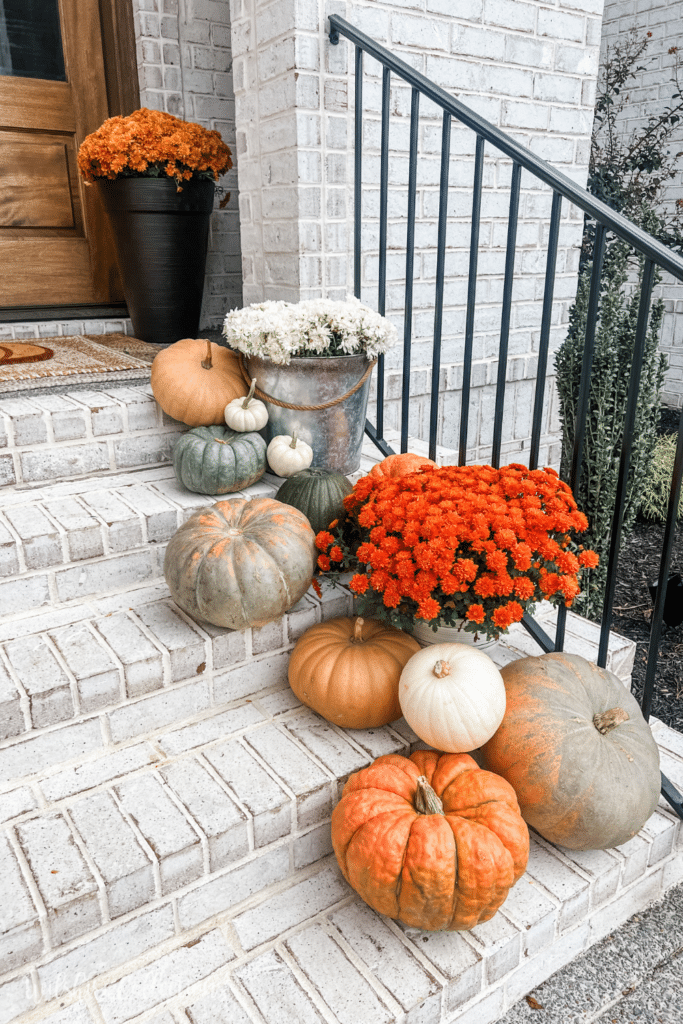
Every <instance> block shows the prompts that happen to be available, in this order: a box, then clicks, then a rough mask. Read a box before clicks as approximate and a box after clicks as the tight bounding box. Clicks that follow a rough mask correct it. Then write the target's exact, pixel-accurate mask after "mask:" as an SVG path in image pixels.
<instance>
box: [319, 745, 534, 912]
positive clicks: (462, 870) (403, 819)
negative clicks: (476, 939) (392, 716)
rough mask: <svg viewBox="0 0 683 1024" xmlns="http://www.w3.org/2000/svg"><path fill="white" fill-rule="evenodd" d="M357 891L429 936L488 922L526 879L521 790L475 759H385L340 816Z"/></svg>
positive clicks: (345, 867)
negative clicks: (514, 887) (517, 795)
mask: <svg viewBox="0 0 683 1024" xmlns="http://www.w3.org/2000/svg"><path fill="white" fill-rule="evenodd" d="M332 846H333V848H334V852H335V854H336V857H337V861H338V862H339V866H340V868H341V870H342V873H343V875H344V877H345V878H346V880H347V882H348V883H349V885H351V886H353V888H354V889H355V890H356V892H357V893H358V894H359V895H360V896H362V897H363V899H364V900H365V902H366V903H368V904H369V905H370V906H371V907H372V908H373V909H374V910H376V911H378V913H380V914H386V916H387V917H393V918H397V919H398V920H400V921H403V922H404V923H405V924H407V925H410V926H411V927H413V928H423V929H425V930H427V931H465V930H467V929H469V928H474V927H475V925H477V924H480V923H481V922H482V921H488V920H489V919H490V918H491V917H493V915H494V914H495V912H496V911H497V910H498V908H499V907H500V905H501V904H502V903H503V901H504V900H505V897H506V896H507V894H508V891H509V889H510V887H511V886H512V885H514V883H515V882H516V881H517V879H518V878H520V876H521V875H522V874H523V873H524V870H525V868H526V865H527V860H528V857H529V832H528V829H527V827H526V825H525V824H524V821H523V820H522V818H521V816H520V814H519V807H518V805H517V800H516V799H515V794H514V790H513V789H512V787H511V786H510V785H508V783H507V782H506V781H505V780H504V779H501V778H500V777H499V776H497V775H494V774H492V773H491V772H488V771H483V770H481V769H480V768H479V767H478V765H477V764H476V762H475V761H474V760H473V759H472V758H471V757H470V756H469V754H442V753H440V752H439V751H437V750H417V751H415V753H414V754H411V756H410V757H409V758H406V757H401V756H400V755H398V754H389V755H387V756H385V757H378V758H377V760H375V761H373V763H372V764H371V765H370V767H369V768H363V769H362V770H361V771H359V772H356V773H355V774H354V775H352V776H351V777H350V778H349V780H348V782H347V783H346V785H345V787H344V791H343V793H342V798H341V800H340V801H339V803H338V804H337V806H336V807H335V809H334V812H333V814H332Z"/></svg>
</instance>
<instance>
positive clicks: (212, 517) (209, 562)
mask: <svg viewBox="0 0 683 1024" xmlns="http://www.w3.org/2000/svg"><path fill="white" fill-rule="evenodd" d="M315 559H316V548H315V534H314V533H313V530H312V529H311V527H310V526H309V523H308V520H307V519H306V517H305V516H304V515H302V514H301V512H299V511H297V509H295V508H290V507H289V505H283V504H282V502H280V501H274V500H273V499H272V498H252V500H251V501H248V500H247V499H246V498H230V499H229V500H228V501H217V502H216V503H215V505H209V506H207V507H206V508H201V509H199V510H198V511H197V512H195V513H194V514H193V515H191V516H190V518H189V519H188V520H187V521H186V522H185V523H183V525H182V526H181V527H180V528H179V529H178V530H176V532H175V534H174V535H173V536H172V537H171V540H170V541H169V544H168V547H167V549H166V557H165V559H164V576H165V577H166V582H167V584H168V587H169V590H170V591H171V595H172V597H173V600H174V601H175V602H176V604H178V605H179V606H180V607H181V608H182V609H183V611H185V612H187V614H188V615H190V616H191V617H192V618H193V619H200V620H203V621H206V622H212V623H213V624H214V625H216V626H227V627H228V628H229V629H244V628H245V627H246V626H263V625H265V624H266V622H270V621H272V619H276V618H279V616H281V615H284V614H285V612H287V611H289V609H290V608H291V607H292V606H293V605H295V604H296V603H297V601H300V600H301V598H302V597H303V596H304V594H305V593H306V591H307V590H308V588H309V586H310V583H311V579H312V577H313V573H314V571H315Z"/></svg>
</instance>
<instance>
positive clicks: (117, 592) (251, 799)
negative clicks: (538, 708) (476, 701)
mask: <svg viewBox="0 0 683 1024" xmlns="http://www.w3.org/2000/svg"><path fill="white" fill-rule="evenodd" d="M57 399H59V401H57ZM3 428H4V433H3ZM178 429H179V427H178V425H177V424H174V423H173V422H172V421H168V420H166V419H165V418H164V417H162V416H161V414H160V412H159V410H158V408H157V407H156V404H155V403H154V402H153V401H152V399H151V396H150V394H149V391H148V390H146V389H145V388H121V389H108V390H107V391H101V392H92V393H89V394H85V396H84V392H78V393H74V394H73V395H66V396H54V397H53V398H52V399H51V401H50V402H47V401H45V400H41V401H39V400H38V398H35V399H32V398H31V397H30V396H28V397H22V399H20V400H9V399H8V400H5V401H0V439H1V438H3V437H4V439H5V445H4V451H3V453H2V454H1V455H0V466H1V467H4V468H5V469H6V471H7V473H8V474H9V473H10V471H11V473H12V474H13V477H12V481H9V480H8V485H7V486H6V487H5V489H4V490H3V492H2V495H1V496H0V723H1V724H2V727H3V732H2V735H1V739H0V822H3V826H2V828H3V830H2V832H1V833H0V931H1V934H0V975H1V976H0V1024H9V1022H10V1021H13V1022H15V1024H32V1022H34V1021H35V1022H38V1021H41V1022H42V1021H45V1022H48V1024H126V1022H128V1021H134V1022H136V1024H146V1022H148V1021H149V1022H153V1024H173V1022H175V1024H290V1022H291V1024H294V1022H296V1024H299V1022H304V1024H323V1022H326V1024H390V1022H397V1024H398V1022H401V1024H404V1022H405V1024H446V1022H451V1021H453V1022H454V1021H457V1022H458V1024H492V1022H494V1021H496V1020H498V1019H499V1017H501V1016H502V1015H503V1014H504V1013H505V1011H506V1009H507V1008H508V1007H509V1006H512V1005H513V1004H514V1003H515V1002H516V1001H517V1000H519V999H520V998H522V997H523V996H524V995H525V994H526V993H527V992H529V991H530V990H531V989H533V988H535V987H536V986H537V985H538V984H539V983H540V982H541V981H543V980H544V979H545V978H547V977H548V976H549V975H551V974H552V973H553V972H555V971H556V970H558V968H560V967H562V966H563V965H564V964H566V963H568V962H570V961H571V960H573V959H574V958H575V957H576V956H577V955H578V954H579V953H580V952H581V951H582V950H584V949H586V948H587V947H589V946H590V945H592V944H593V943H595V942H597V941H598V940H599V939H601V938H602V937H603V936H605V935H606V934H608V933H609V932H611V931H613V930H614V929H615V928H617V927H618V926H619V925H620V924H621V923H623V922H624V921H625V920H627V919H628V918H629V917H630V916H631V915H632V914H634V913H636V912H637V911H639V910H641V909H643V908H645V907H646V906H648V905H649V904H650V903H652V902H653V901H654V900H656V899H657V898H658V897H659V896H660V895H662V894H663V893H665V892H666V891H667V890H668V889H670V888H671V887H672V886H674V885H676V884H677V883H678V882H680V881H681V880H682V879H683V839H682V835H681V830H680V825H679V823H678V821H677V819H675V818H674V817H673V815H672V814H671V813H670V812H669V810H668V809H667V805H665V804H663V803H661V804H660V807H659V808H658V809H657V811H656V812H655V814H654V815H653V817H652V818H651V819H650V821H649V822H648V823H647V824H646V826H645V827H644V828H643V829H642V830H641V832H640V833H639V834H638V835H637V836H636V837H634V839H633V840H631V841H630V842H629V843H628V844H626V845H625V846H623V847H621V848H619V849H618V850H611V851H595V852H591V853H585V854H576V853H571V852H569V851H565V850H561V849H558V848H555V847H553V846H551V845H550V844H548V843H545V842H544V841H543V840H541V839H539V838H538V837H533V838H532V850H531V858H530V862H529V869H528V871H527V873H526V874H525V875H524V876H523V877H522V879H521V880H520V882H519V883H518V884H517V886H516V887H515V888H514V889H513V891H512V892H511V894H510V896H509V897H508V899H507V901H506V902H505V904H504V905H503V908H502V909H501V911H500V912H499V913H498V914H497V915H496V916H495V918H494V919H493V920H492V921H490V922H489V923H487V924H486V925H483V926H480V927H479V928H476V929H474V930H473V931H472V932H468V933H453V934H443V933H440V934H432V933H427V932H419V931H416V930H413V929H404V928H402V927H401V926H399V925H397V924H396V923H395V922H393V921H389V920H387V919H384V918H381V917H380V916H379V915H377V914H375V913H374V912H373V911H371V910H369V909H368V908H367V907H366V906H365V904H364V903H363V902H362V901H361V900H360V899H359V898H358V897H357V896H356V894H355V893H354V892H353V891H352V890H351V889H350V888H349V887H348V886H347V885H346V883H345V882H344V880H343V879H342V878H341V876H340V873H339V871H338V869H337V867H336V863H335V860H334V857H333V855H332V853H331V848H330V842H329V818H330V814H331V811H332V808H333V806H334V804H335V802H336V800H337V799H338V795H339V790H340V788H341V786H342V785H343V783H344V781H345V779H346V778H347V777H348V775H349V774H350V773H351V772H353V771H356V770H358V769H359V768H360V767H362V766H363V765H365V764H367V763H369V762H370V761H371V760H372V759H373V758H374V757H376V756H378V755H379V754H381V753H388V752H394V751H395V752H400V753H408V752H409V751H410V750H411V749H413V748H414V747H415V745H416V743H417V742H418V741H417V738H416V737H415V735H414V734H413V733H412V732H411V730H410V729H409V728H408V726H407V725H406V723H405V722H404V721H399V722H395V723H392V725H391V726H387V727H384V728H382V729H373V730H357V731H353V730H340V729H336V728H335V727H333V726H331V725H330V724H329V723H327V722H325V721H324V720H323V719H321V718H319V717H318V716H317V715H315V714H313V713H312V712H310V711H309V710H308V709H306V708H304V707H302V706H301V705H300V704H298V702H297V701H296V699H295V698H294V695H293V694H292V692H291V690H290V689H289V687H288V684H287V675H286V670H287V662H288V658H289V652H290V651H291V648H292V646H293V644H294V643H295V641H296V639H297V637H298V636H300V635H301V633H302V632H303V631H304V630H305V629H307V628H308V627H309V626H310V625H311V624H313V623H314V622H316V621H320V620H321V619H324V618H329V617H332V616H334V615H339V614H345V613H347V612H348V610H349V609H350V606H351V605H350V597H349V595H348V594H347V593H346V592H345V591H341V590H334V589H332V588H329V587H326V588H325V589H324V592H323V598H322V600H319V599H318V598H317V597H315V596H314V595H313V594H312V592H311V593H309V594H307V595H306V596H305V597H304V599H303V600H302V601H301V602H300V603H299V605H297V606H296V607H295V608H294V609H292V610H291V611H290V613H289V614H288V615H286V616H284V617H283V618H282V619H281V620H279V621H277V622H274V623H270V624H269V625H268V626H265V627H263V628H262V629H254V630H244V631H240V632H231V631H229V630H222V629H216V628H214V627H211V626H207V625H201V626H200V625H198V624H197V623H194V622H192V621H191V620H189V619H188V618H187V617H185V616H184V615H182V613H180V612H179V611H178V609H177V608H175V606H174V605H173V603H172V602H171V601H170V599H169V597H168V591H167V589H166V586H165V583H164V581H163V575H162V572H161V566H162V564H163V552H164V546H165V543H166V542H167V540H168V539H169V537H170V536H171V535H172V534H173V533H174V531H175V530H176V529H177V527H178V526H179V525H180V523H181V522H183V521H184V519H185V518H186V517H187V516H188V515H189V514H190V513H191V511H192V510H193V509H194V508H196V507H199V506H202V505H204V504H207V503H209V502H211V501H212V500H213V499H211V498H207V497H205V496H201V495H195V494H190V493H189V492H186V491H184V490H183V489H182V488H180V487H179V486H178V485H177V483H176V482H175V478H174V476H173V471H172V468H171V467H170V466H169V464H168V453H169V451H170V447H171V445H172V441H173V438H174V436H175V434H176V433H177V431H178ZM0 446H2V444H1V441H0ZM374 458H376V456H375V455H374V454H373V453H372V451H371V450H370V449H368V450H367V452H366V455H365V458H364V468H365V470H366V471H367V469H368V468H369V466H370V462H371V460H373V459H374ZM440 458H441V459H446V458H448V453H440ZM6 479H7V477H6ZM277 484H278V481H277V479H276V478H273V477H266V478H264V480H263V481H261V482H260V483H259V484H258V485H256V486H255V488H253V489H251V492H250V493H252V494H254V493H264V494H266V493H274V491H275V489H276V487H277ZM540 618H541V621H542V623H543V624H544V627H545V628H546V630H547V631H549V632H552V616H550V615H546V614H545V613H541V616H540ZM567 647H568V649H570V650H575V651H577V653H581V654H583V655H584V656H585V657H588V658H594V657H595V654H596V652H597V630H596V629H595V627H593V626H592V625H591V624H590V623H586V622H585V621H584V620H581V619H578V618H577V617H576V616H573V615H570V616H569V630H568V642H567ZM527 653H535V648H534V646H533V643H532V641H531V640H530V638H529V637H528V636H527V634H526V633H525V632H524V631H523V630H522V629H521V627H517V628H516V629H515V630H512V631H511V632H510V634H509V636H508V637H506V640H505V643H502V644H501V645H499V647H498V648H497V649H496V652H495V657H496V660H498V661H499V662H500V663H503V662H504V661H508V660H511V659H513V658H515V657H519V656H520V655H523V654H527ZM609 658H610V662H609V664H610V667H612V669H613V671H615V672H616V674H617V675H619V676H620V678H622V679H624V681H627V679H628V677H629V674H630V669H631V664H632V659H633V645H632V644H630V642H628V641H625V640H624V639H623V638H620V637H616V636H613V637H612V640H611V644H610V654H609ZM653 729H654V733H655V736H656V738H657V742H658V743H659V746H660V751H661V756H662V767H663V770H664V771H665V772H666V773H667V775H668V776H669V777H670V778H671V779H672V781H673V782H674V783H675V784H677V785H678V786H679V787H681V786H683V738H682V737H681V736H680V735H679V734H677V733H675V732H673V731H672V730H670V729H667V728H666V727H664V726H663V725H661V724H660V723H654V725H653Z"/></svg>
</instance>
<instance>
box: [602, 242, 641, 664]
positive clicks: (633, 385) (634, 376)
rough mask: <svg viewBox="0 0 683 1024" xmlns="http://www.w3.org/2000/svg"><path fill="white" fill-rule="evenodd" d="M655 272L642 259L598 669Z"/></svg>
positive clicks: (604, 655) (605, 641) (608, 620)
mask: <svg viewBox="0 0 683 1024" xmlns="http://www.w3.org/2000/svg"><path fill="white" fill-rule="evenodd" d="M654 273H655V266H654V263H653V262H652V260H645V266H644V268H643V279H642V282H641V285H640V303H639V306H638V322H637V325H636V338H635V343H634V346H633V356H632V359H631V375H630V378H629V382H628V395H627V398H626V414H625V417H624V434H623V439H622V442H621V458H620V460H619V474H618V476H617V493H616V498H615V504H614V512H613V515H612V532H611V534H610V545H609V556H608V559H607V580H606V583H605V599H604V603H603V608H602V622H601V624H600V644H599V646H598V665H599V666H600V667H601V668H605V666H606V665H607V650H608V647H609V629H610V625H611V622H612V605H613V604H614V591H615V588H616V585H617V563H618V560H619V547H620V545H621V528H622V526H623V522H624V506H625V504H626V487H627V484H628V473H629V469H630V465H631V450H632V448H633V432H634V430H635V425H636V411H637V407H638V390H639V387H640V373H641V370H642V368H643V358H644V355H645V343H646V341H647V324H648V319H649V315H650V300H651V298H652V286H653V284H654Z"/></svg>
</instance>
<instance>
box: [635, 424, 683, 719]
mask: <svg viewBox="0 0 683 1024" xmlns="http://www.w3.org/2000/svg"><path fill="white" fill-rule="evenodd" d="M682 477H683V410H681V416H680V419H679V421H678V444H677V445H676V455H675V457H674V468H673V474H672V477H671V490H670V491H669V507H668V509H667V513H666V525H665V527H664V542H663V545H662V556H661V560H660V563H659V579H658V580H657V595H656V597H655V606H654V608H653V610H652V619H651V620H650V646H649V648H648V652H647V666H646V669H645V684H644V687H643V696H642V701H641V708H642V711H643V715H644V716H645V720H646V721H647V720H648V719H649V717H650V712H651V710H652V692H653V689H654V682H655V672H656V671H657V658H658V656H659V641H660V638H661V634H662V619H663V617H664V602H665V600H666V587H667V581H668V579H669V569H670V568H671V554H672V552H673V545H674V540H675V537H676V520H677V517H678V503H679V501H680V497H681V478H682Z"/></svg>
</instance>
